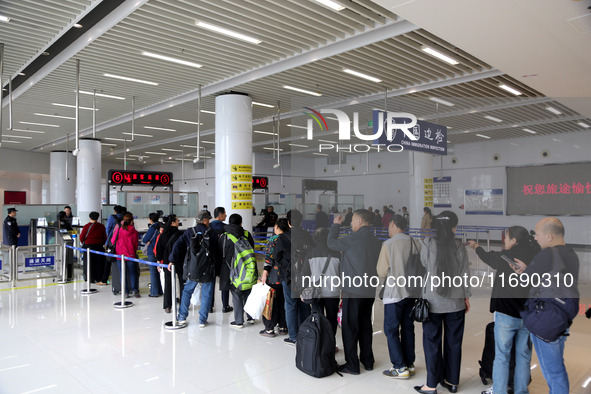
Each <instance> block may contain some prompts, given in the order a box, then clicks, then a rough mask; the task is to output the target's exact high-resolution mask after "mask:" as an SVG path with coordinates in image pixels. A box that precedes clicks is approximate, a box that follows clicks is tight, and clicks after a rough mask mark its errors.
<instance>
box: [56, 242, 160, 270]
mask: <svg viewBox="0 0 591 394" xmlns="http://www.w3.org/2000/svg"><path fill="white" fill-rule="evenodd" d="M66 248H69V249H73V250H78V251H80V252H83V253H86V249H83V248H76V247H74V246H70V245H66ZM90 253H94V254H98V255H101V256H106V257H115V258H116V259H117V260H121V256H120V255H118V254H111V253H105V252H99V251H97V250H92V249H90ZM125 260H126V261H135V262H137V263H140V264H146V265H151V266H153V267H162V268H168V265H166V264H159V263H154V262H152V261H145V260H140V259H134V258H132V257H127V256H125Z"/></svg>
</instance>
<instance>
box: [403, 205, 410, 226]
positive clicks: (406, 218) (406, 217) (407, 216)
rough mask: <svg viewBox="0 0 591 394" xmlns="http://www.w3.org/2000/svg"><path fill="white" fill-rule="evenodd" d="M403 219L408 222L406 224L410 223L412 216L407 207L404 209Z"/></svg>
mask: <svg viewBox="0 0 591 394" xmlns="http://www.w3.org/2000/svg"><path fill="white" fill-rule="evenodd" d="M402 217H403V218H404V220H406V223H410V215H409V213H408V208H407V207H402Z"/></svg>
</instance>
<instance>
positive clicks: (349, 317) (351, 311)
mask: <svg viewBox="0 0 591 394" xmlns="http://www.w3.org/2000/svg"><path fill="white" fill-rule="evenodd" d="M370 222H371V213H370V212H369V211H367V210H366V209H359V210H357V211H355V213H354V214H353V218H352V220H351V233H350V234H349V235H347V236H346V237H343V238H339V233H340V230H341V224H342V223H343V217H342V216H338V217H336V218H335V219H334V224H333V225H332V227H331V229H330V233H329V234H328V242H327V245H328V247H329V248H330V249H332V250H334V251H340V252H342V255H343V260H342V262H341V274H342V276H343V277H348V278H351V280H350V282H349V283H347V281H343V287H342V297H343V317H342V319H343V347H344V351H345V361H346V362H345V364H343V365H340V366H339V371H340V372H342V373H349V374H352V375H359V372H360V367H359V362H360V361H361V364H363V366H364V367H365V370H366V371H372V370H373V365H374V362H375V359H374V356H373V350H372V336H373V329H372V323H371V312H372V308H373V303H374V300H375V296H376V294H375V293H376V289H375V288H374V287H372V286H371V285H370V284H369V283H366V284H363V285H362V286H356V285H355V284H354V283H355V282H357V281H356V280H355V278H364V277H372V276H376V275H377V272H376V266H377V262H378V257H379V253H380V248H381V245H382V243H381V241H380V240H379V239H377V238H376V237H375V236H374V235H373V234H372V232H371V231H370V229H369V226H370ZM358 346H359V349H360V354H359V356H358V354H357V348H358Z"/></svg>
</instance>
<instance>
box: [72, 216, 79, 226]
mask: <svg viewBox="0 0 591 394" xmlns="http://www.w3.org/2000/svg"><path fill="white" fill-rule="evenodd" d="M72 226H80V218H79V217H78V216H74V217H73V218H72Z"/></svg>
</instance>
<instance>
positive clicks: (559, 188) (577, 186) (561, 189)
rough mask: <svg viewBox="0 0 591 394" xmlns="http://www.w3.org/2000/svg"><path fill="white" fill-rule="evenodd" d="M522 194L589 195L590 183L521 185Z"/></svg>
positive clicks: (590, 191)
mask: <svg viewBox="0 0 591 394" xmlns="http://www.w3.org/2000/svg"><path fill="white" fill-rule="evenodd" d="M522 192H523V195H524V196H528V195H532V196H541V195H548V194H591V183H589V182H587V184H586V185H583V184H582V183H581V182H576V183H572V184H570V183H549V184H547V185H546V184H539V183H536V184H533V185H523V188H522Z"/></svg>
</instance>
